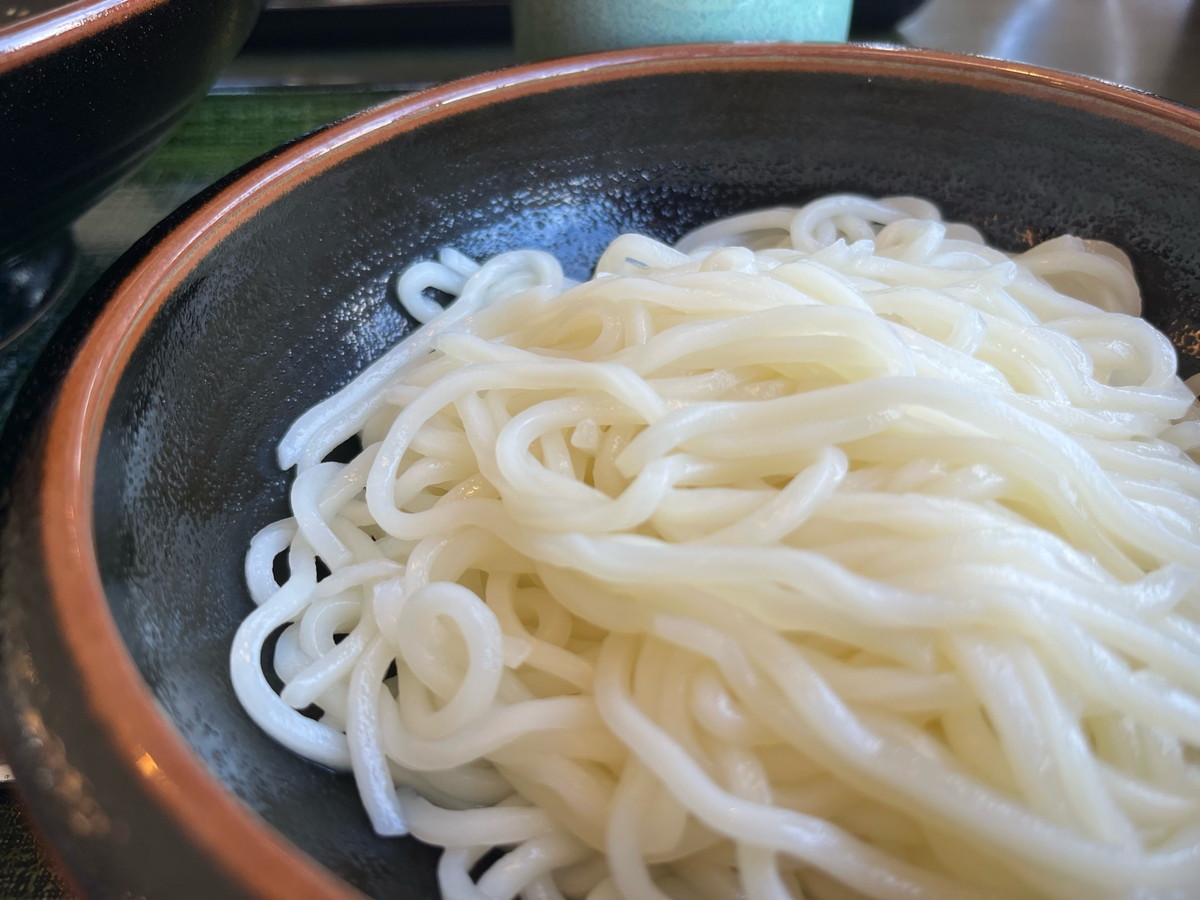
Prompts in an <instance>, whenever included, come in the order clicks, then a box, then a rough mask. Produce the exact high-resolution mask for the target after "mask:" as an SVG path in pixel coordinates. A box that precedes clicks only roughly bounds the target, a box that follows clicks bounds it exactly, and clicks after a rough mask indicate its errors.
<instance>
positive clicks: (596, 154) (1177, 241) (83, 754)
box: [0, 45, 1200, 898]
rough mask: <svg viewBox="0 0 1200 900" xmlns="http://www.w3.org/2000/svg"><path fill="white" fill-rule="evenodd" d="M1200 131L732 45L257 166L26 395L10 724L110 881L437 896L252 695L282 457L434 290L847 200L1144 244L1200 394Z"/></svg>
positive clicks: (887, 58)
mask: <svg viewBox="0 0 1200 900" xmlns="http://www.w3.org/2000/svg"><path fill="white" fill-rule="evenodd" d="M1198 185H1200V114H1197V113H1196V112H1195V111H1193V110H1189V109H1185V108H1183V107H1179V106H1175V105H1173V104H1170V103H1167V102H1164V101H1162V100H1159V99H1156V98H1154V97H1149V96H1146V95H1142V94H1137V93H1134V92H1131V91H1127V90H1123V89H1120V88H1117V87H1114V86H1112V85H1108V84H1104V83H1100V82H1095V81H1090V80H1086V79H1083V78H1078V77H1074V76H1067V75H1062V74H1058V73H1053V72H1047V71H1041V70H1033V69H1028V68H1025V67H1021V66H1016V65H1013V64H1008V63H1001V62H996V61H990V60H981V59H970V58H963V57H953V56H947V55H942V54H933V53H924V52H920V51H908V50H885V49H876V48H861V47H824V46H812V47H804V46H765V47H755V46H745V45H740V46H706V47H690V48H658V49H655V50H645V51H630V52H623V53H617V54H609V55H602V56H596V57H590V58H584V59H577V60H564V61H557V62H554V63H548V64H544V65H540V66H536V67H530V68H526V69H515V70H511V71H506V72H501V73H498V74H494V75H487V76H482V77H479V78H475V79H472V80H469V81H464V82H459V83H455V84H452V85H448V86H446V87H443V88H439V89H437V90H434V91H431V92H427V93H425V94H421V95H417V96H414V97H411V98H407V99H403V100H399V101H396V102H393V103H389V104H387V105H385V106H382V107H379V108H376V109H373V110H369V111H367V112H365V113H363V114H361V115H359V116H357V117H355V118H352V119H350V120H347V121H344V122H342V123H339V124H337V125H334V126H332V127H330V128H328V129H326V130H324V131H322V132H319V133H317V134H315V135H313V136H311V137H309V138H306V139H304V140H302V141H300V142H298V143H296V144H293V145H291V146H289V147H286V148H283V149H281V150H279V151H277V152H276V153H274V154H271V155H270V156H268V157H267V158H265V159H263V160H261V161H259V162H258V163H256V164H254V165H252V166H251V167H249V168H247V169H245V170H244V171H243V172H242V173H240V174H239V175H237V176H235V177H233V178H232V179H230V180H228V181H227V182H226V183H224V184H223V185H221V186H219V187H218V188H217V189H214V190H213V191H210V192H209V193H208V194H207V195H206V196H204V197H202V198H200V199H199V200H197V201H196V202H194V203H192V204H190V205H189V206H188V207H187V208H186V209H185V210H183V211H181V212H180V213H179V214H177V215H175V216H174V217H173V218H172V219H171V220H170V221H169V222H167V223H165V224H164V225H162V226H161V227H160V228H159V229H157V230H156V232H154V233H153V234H152V235H151V236H150V237H149V238H148V239H147V240H145V241H143V242H142V243H141V244H140V245H139V246H138V247H137V248H135V250H134V251H132V252H131V253H130V254H129V255H128V256H127V257H126V258H125V259H124V260H123V261H122V262H121V263H120V264H119V265H118V267H117V268H116V269H115V270H114V271H113V272H112V273H111V274H110V276H109V277H108V279H107V280H106V282H105V283H104V284H103V285H102V286H101V287H100V288H99V289H98V290H97V291H96V292H95V293H93V294H92V295H91V296H90V298H89V299H88V300H87V301H86V302H85V304H84V306H83V308H81V309H80V310H79V312H78V313H77V314H76V315H75V316H74V318H73V319H72V320H71V322H70V323H69V325H68V327H67V329H66V331H65V333H64V334H63V335H62V340H61V342H60V344H59V345H58V346H59V348H60V349H59V351H58V353H57V354H56V355H54V356H51V357H48V358H47V359H46V360H44V361H43V372H42V373H41V375H42V377H41V378H38V379H35V380H34V383H45V381H46V379H47V378H50V377H54V376H57V375H61V373H63V372H65V373H66V374H65V380H64V381H63V382H62V387H61V390H60V392H59V393H58V395H57V401H56V404H55V405H54V406H53V407H52V408H51V409H50V411H49V412H46V411H45V410H46V409H47V407H46V406H45V403H44V398H43V397H39V396H37V395H36V394H35V393H33V392H32V390H31V391H30V392H28V393H27V395H26V396H25V397H23V398H22V401H21V405H20V408H19V412H18V416H17V418H16V419H15V420H14V422H13V424H12V426H11V428H10V430H9V433H8V438H7V444H6V448H7V452H9V453H10V454H15V455H16V456H17V457H19V459H20V465H19V468H18V471H17V475H16V480H15V487H14V490H13V493H12V497H11V503H10V506H9V509H8V517H7V524H6V526H5V529H4V532H3V568H2V570H0V577H2V579H3V585H2V587H3V609H2V611H3V616H2V620H0V632H2V633H3V639H4V642H5V643H4V646H3V656H2V663H3V670H2V672H3V682H2V684H0V691H2V693H3V695H4V696H5V697H7V698H8V702H9V706H8V707H7V708H6V710H5V712H4V715H3V729H4V734H5V737H6V740H7V743H8V747H9V751H10V753H11V754H12V757H13V764H14V767H15V768H16V769H17V772H18V779H19V781H20V783H21V785H22V786H23V788H24V789H25V790H26V791H27V793H28V798H29V800H30V801H31V803H32V805H33V806H34V809H35V811H36V812H37V814H38V816H39V818H40V821H41V822H42V823H43V824H44V826H45V828H46V830H47V832H48V834H49V835H50V837H51V838H52V840H54V841H55V842H56V844H57V845H58V847H59V848H60V850H61V851H62V853H63V855H64V858H65V859H66V860H67V862H68V864H69V865H70V867H71V869H72V871H73V873H74V874H75V876H76V877H77V879H78V880H79V881H80V883H81V884H82V885H84V886H85V887H88V888H91V889H93V890H105V891H109V890H111V889H112V886H114V885H116V886H118V887H119V888H120V889H128V890H131V891H133V892H134V893H144V894H146V895H147V896H160V897H165V896H170V897H179V896H196V897H212V896H293V897H295V896H304V897H317V896H321V897H340V896H346V895H348V894H350V893H351V892H352V891H353V890H354V889H355V888H357V889H359V890H361V891H363V892H367V893H370V894H374V895H378V896H391V897H399V898H431V897H434V896H436V893H435V880H434V874H433V864H434V858H435V854H434V852H433V851H431V850H430V849H429V848H426V847H422V846H421V845H419V844H417V843H415V842H413V841H408V840H383V839H380V838H378V837H376V836H374V835H373V834H372V832H371V830H370V828H369V826H368V824H367V820H366V817H365V816H364V815H363V814H362V813H361V812H360V810H359V807H358V800H357V797H356V796H355V792H354V790H353V786H352V784H351V783H350V781H349V779H348V778H346V777H343V776H337V775H333V774H331V773H329V772H326V771H324V770H322V769H321V768H319V767H317V766H314V765H311V764H309V763H307V762H305V761H303V760H301V759H299V758H297V757H295V756H293V755H291V754H290V753H289V752H287V751H285V750H283V749H281V748H280V747H278V746H276V745H275V744H274V743H272V741H270V740H269V739H268V738H266V737H265V736H264V735H263V734H261V733H260V732H259V731H258V729H257V728H256V727H255V726H254V725H253V724H252V723H251V722H250V720H249V719H248V718H247V717H246V715H245V714H244V713H243V712H242V711H241V709H240V708H239V707H238V705H237V703H236V701H235V700H234V697H233V692H232V690H231V688H230V685H229V680H228V675H227V668H228V667H227V653H228V648H229V643H230V639H231V637H232V635H233V632H234V629H235V628H236V626H237V623H238V622H239V621H240V620H241V619H242V618H243V617H244V616H245V615H246V613H247V612H248V611H249V609H250V606H251V604H250V600H249V597H248V595H247V593H246V590H245V588H244V587H243V584H242V574H241V573H242V558H243V553H244V550H245V548H246V545H247V542H248V540H249V538H250V536H251V534H253V533H254V531H256V530H257V529H258V528H259V527H260V526H261V525H262V524H263V523H265V522H268V521H271V520H272V519H275V518H278V517H280V516H281V515H283V514H284V510H285V491H286V486H287V477H286V476H285V475H284V474H283V473H280V472H279V471H278V470H277V469H276V467H275V465H274V461H273V460H274V455H273V450H274V447H275V445H276V443H277V441H278V439H279V437H280V435H281V434H282V433H283V432H284V430H285V428H286V427H287V425H288V423H289V422H290V421H291V420H292V419H294V418H295V416H296V415H298V414H299V413H300V412H301V411H302V410H304V409H305V408H306V407H308V406H310V405H311V404H312V403H314V402H315V401H317V400H318V399H320V398H322V397H324V396H326V395H327V394H328V393H330V392H331V391H332V390H333V389H334V388H336V387H337V386H339V385H341V384H343V383H345V382H346V380H347V379H349V378H350V377H351V376H352V375H353V374H354V373H355V372H356V371H358V370H359V369H361V368H362V367H363V366H364V365H365V364H366V363H367V362H368V361H370V360H371V359H373V358H374V357H376V356H377V355H379V354H380V353H381V352H382V351H383V349H384V348H385V347H387V346H388V345H390V344H391V343H392V342H394V341H395V340H397V339H398V338H400V337H402V336H403V335H404V334H405V333H406V331H407V330H409V329H410V328H411V327H412V325H411V323H410V322H408V321H407V320H406V319H405V318H404V317H403V316H402V315H401V314H400V313H399V312H398V311H397V310H396V309H395V308H394V307H393V306H392V304H391V302H390V301H389V300H388V291H387V285H388V283H389V281H390V279H392V278H393V276H394V275H395V274H396V272H397V271H399V270H400V269H401V268H403V267H404V266H405V265H406V264H407V263H409V262H411V261H413V260H416V259H420V258H422V257H427V256H429V255H430V254H432V253H434V252H435V251H436V250H437V249H438V248H439V247H442V246H444V245H453V246H455V247H457V248H459V249H461V250H463V251H465V252H467V253H469V254H472V255H475V256H479V257H482V256H486V255H488V254H492V253H495V252H497V251H501V250H505V249H511V248H515V247H522V246H534V247H541V248H545V249H549V250H552V251H554V252H555V253H557V254H558V255H559V256H560V257H561V258H562V259H563V260H564V262H565V264H566V267H567V269H568V272H569V274H571V275H574V276H577V277H578V276H584V275H586V273H587V271H588V268H589V266H590V264H591V262H592V261H593V260H594V259H595V258H596V256H597V255H598V253H599V251H600V250H601V248H602V247H603V246H604V244H605V243H606V242H607V241H609V240H610V239H611V238H612V237H614V236H615V235H616V234H617V233H618V232H620V231H623V230H628V229H637V230H640V231H644V232H648V233H650V234H653V235H657V236H660V237H663V238H667V239H671V238H674V237H676V236H678V235H679V234H680V233H682V232H683V231H684V230H685V229H687V228H689V227H691V226H694V225H696V224H698V223H701V222H703V221H705V220H707V219H710V218H712V217H714V216H718V215H722V214H726V213H732V212H735V211H738V210H745V209H750V208H753V207H759V206H763V205H766V204H776V203H799V202H802V201H804V200H806V199H808V198H811V197H813V196H815V195H818V194H823V193H827V192H831V191H856V192H863V193H867V194H896V193H911V194H920V195H924V196H926V197H929V198H931V199H933V200H934V201H936V202H937V203H939V204H940V205H941V206H942V208H943V210H944V212H945V213H946V215H947V216H948V217H949V218H952V219H959V220H965V221H968V222H972V223H974V224H975V225H977V226H978V227H979V228H980V229H981V230H982V231H983V232H984V233H985V234H986V235H987V236H988V237H989V238H990V239H991V240H993V241H995V242H997V243H999V244H1000V245H1002V246H1005V247H1008V248H1010V249H1017V248H1020V247H1023V246H1027V245H1029V244H1031V243H1033V242H1035V241H1039V240H1042V239H1044V238H1047V237H1050V236H1052V235H1055V234H1059V233H1062V232H1074V233H1077V234H1081V235H1084V236H1088V237H1094V238H1102V239H1105V240H1109V241H1112V242H1114V243H1116V244H1118V245H1120V246H1121V247H1123V248H1125V249H1126V250H1127V251H1128V252H1129V254H1130V256H1131V258H1132V260H1133V263H1134V265H1135V267H1136V269H1137V272H1138V275H1139V278H1140V280H1141V282H1142V284H1143V286H1144V289H1145V294H1146V314H1147V315H1148V317H1149V318H1150V319H1151V320H1153V321H1154V322H1155V323H1156V324H1157V325H1159V326H1160V327H1162V328H1163V329H1164V330H1165V331H1166V332H1167V333H1168V334H1170V335H1171V337H1172V338H1173V339H1174V340H1175V342H1176V345H1177V346H1178V347H1179V350H1180V354H1181V359H1182V363H1183V371H1184V373H1185V374H1191V373H1193V372H1196V371H1197V370H1200V338H1198V335H1200V187H1198Z"/></svg>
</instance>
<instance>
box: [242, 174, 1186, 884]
mask: <svg viewBox="0 0 1200 900" xmlns="http://www.w3.org/2000/svg"><path fill="white" fill-rule="evenodd" d="M431 287H432V288H436V289H438V290H440V291H443V292H446V293H449V294H453V295H457V299H456V300H455V302H453V303H452V304H451V305H449V306H448V307H447V308H446V309H445V310H442V309H441V308H440V307H439V306H438V305H437V304H436V303H434V302H433V301H432V300H430V299H429V298H428V297H427V296H426V295H425V289H426V288H431ZM396 289H397V293H398V297H399V299H400V301H401V303H402V304H403V305H404V306H405V307H406V308H407V309H408V310H409V312H410V313H411V314H412V315H413V316H414V317H415V318H416V319H418V320H420V321H422V322H426V324H425V325H424V326H423V327H422V328H421V329H420V330H418V331H417V332H416V333H414V334H413V335H412V336H411V337H409V338H408V339H406V340H405V341H403V342H401V343H400V344H398V345H397V347H396V348H395V349H393V350H392V351H390V352H389V353H388V354H386V355H385V356H384V357H383V358H381V359H380V360H378V361H377V362H375V363H374V364H373V365H371V366H370V367H369V368H368V369H367V370H366V371H365V372H364V373H363V374H362V375H361V376H360V377H359V378H358V379H356V380H355V381H354V382H352V383H351V384H349V385H347V386H346V387H345V388H343V389H342V390H341V391H340V392H338V393H337V394H335V395H334V396H332V397H331V398H329V399H328V400H326V401H324V402H323V403H321V404H318V405H317V406H316V407H314V408H313V409H312V410H310V411H309V412H307V413H305V415H303V416H302V417H301V418H300V419H299V420H298V421H297V422H296V424H295V425H294V426H293V428H292V429H291V430H290V431H289V432H288V434H287V435H286V436H285V437H284V438H283V440H282V441H281V443H280V448H279V459H280V462H281V464H282V465H283V466H284V467H291V466H296V477H295V480H294V483H293V487H292V492H291V502H292V509H293V517H292V518H289V519H286V520H284V521H282V522H277V523H274V524H272V525H268V526H267V527H266V528H264V529H263V531H262V532H261V533H260V534H259V535H257V536H256V537H255V538H254V540H253V541H252V543H251V547H250V550H249V553H248V554H247V558H246V579H247V584H248V586H249V590H250V595H251V597H252V599H253V600H254V602H255V603H256V604H257V608H256V609H255V610H254V611H253V612H252V613H251V614H250V615H249V616H248V617H247V619H246V621H245V622H244V623H243V625H242V627H241V628H240V630H239V631H238V635H237V638H236V640H235V643H234V647H233V654H232V662H231V669H232V676H233V683H234V687H235V690H236V692H237V695H238V697H239V699H240V700H241V702H242V703H243V704H244V705H245V707H246V709H247V711H248V712H249V714H250V715H251V716H252V717H253V719H254V720H255V721H256V722H258V723H259V725H260V726H261V727H262V728H263V729H264V730H266V731H267V732H268V733H269V734H271V735H272V736H273V737H274V738H275V739H276V740H278V741H280V742H281V743H283V744H285V745H286V746H288V747H290V748H291V749H293V750H295V751H296V752H298V753H300V754H302V755H304V756H307V757H309V758H311V759H314V760H316V761H318V762H321V763H324V764H326V765H329V766H333V767H337V768H348V769H350V770H351V771H353V773H354V776H355V779H356V783H357V785H358V788H359V792H360V794H361V796H362V799H363V804H364V806H365V808H366V811H367V814H368V816H369V817H370V820H371V822H372V824H373V826H374V827H375V829H376V830H377V831H379V832H380V833H381V834H391V835H398V834H403V833H406V832H411V833H412V834H414V835H415V836H416V837H418V838H420V839H422V840H425V841H428V842H431V843H434V844H438V845H441V846H443V847H445V848H446V849H445V852H444V854H443V857H442V860H441V863H440V864H439V867H438V878H439V882H440V885H441V890H442V894H443V896H444V897H445V898H447V900H479V898H486V900H499V898H514V897H518V896H520V897H524V898H526V900H560V898H570V900H584V898H589V900H613V898H622V897H623V898H626V900H652V898H671V900H683V898H693V897H697V898H709V897H711V898H734V897H737V898H749V900H788V898H799V897H814V898H840V897H876V898H917V897H933V898H960V897H961V898H985V897H987V898H991V897H996V898H1001V897H1009V898H1024V897H1043V898H1064V900H1066V898H1076V897H1089V898H1130V900H1133V898H1137V900H1151V898H1164V900H1165V898H1185V897H1196V896H1200V889H1198V888H1197V887H1196V886H1197V885H1200V764H1198V762H1197V753H1196V748H1197V745H1200V466H1198V465H1197V464H1196V462H1195V461H1193V459H1192V458H1191V457H1190V455H1189V453H1190V452H1191V451H1193V450H1194V449H1195V448H1197V447H1200V425H1197V423H1196V422H1194V421H1191V420H1192V419H1193V418H1195V415H1194V413H1193V412H1192V404H1193V400H1194V397H1193V395H1192V393H1191V391H1189V390H1188V388H1187V387H1185V386H1184V384H1183V383H1182V382H1181V381H1180V380H1179V378H1178V377H1177V376H1176V361H1175V356H1174V350H1173V349H1172V347H1171V345H1170V343H1169V342H1168V341H1167V339H1166V338H1165V337H1164V336H1163V335H1161V334H1160V333H1159V332H1157V331H1155V330H1154V329H1153V328H1152V327H1151V326H1149V325H1148V324H1146V323H1145V322H1144V321H1143V320H1141V319H1140V318H1138V315H1139V313H1140V297H1139V295H1138V289H1137V285H1136V284H1135V282H1134V279H1133V274H1132V270H1131V268H1130V265H1129V262H1128V260H1127V259H1126V258H1125V256H1124V254H1122V253H1121V252H1120V251H1118V250H1116V249H1115V248H1114V247H1112V246H1110V245H1107V244H1102V243H1097V242H1092V241H1081V240H1078V239H1076V238H1073V237H1059V238H1055V239H1053V240H1050V241H1047V242H1045V243H1044V244H1041V245H1039V246H1036V247H1034V248H1032V249H1031V250H1028V251H1026V252H1024V253H1021V254H1017V255H1007V254H1004V253H1002V252H1000V251H999V250H997V249H995V248H992V247H989V246H987V245H985V244H984V243H983V240H982V238H981V237H980V235H979V234H978V233H977V232H975V231H974V230H973V229H971V228H969V227H967V226H963V225H958V224H953V223H944V222H942V221H941V219H940V216H939V215H938V212H937V210H936V209H935V208H934V207H933V206H932V205H930V204H929V203H927V202H925V201H922V200H918V199H915V198H890V199H885V200H873V199H868V198H864V197H855V196H841V195H839V196H831V197H826V198H823V199H820V200H817V201H815V202H813V203H810V204H808V205H807V206H804V207H802V208H799V209H783V208H780V209H771V210H765V211H760V212H755V213H749V214H746V215H742V216H735V217H732V218H729V219H724V220H720V221H717V222H713V223H711V224H709V225H706V226H704V227H703V228H700V229H698V230H697V231H695V232H693V233H691V234H690V235H688V236H686V237H684V238H683V239H681V240H680V241H679V242H678V243H677V244H676V245H675V246H674V247H669V246H666V245H664V244H661V243H659V242H657V241H654V240H652V239H651V238H648V237H645V236H642V235H623V236H621V237H620V238H618V239H617V240H615V241H614V242H613V243H612V244H611V245H610V246H609V248H608V249H607V250H606V251H605V253H604V254H603V256H602V257H601V259H600V260H599V262H598V264H597V267H596V274H595V276H594V277H593V279H591V280H590V281H587V282H584V283H582V284H579V285H572V284H570V283H568V282H566V281H565V280H564V278H563V275H562V270H561V268H560V267H559V265H558V263H557V262H556V261H555V260H554V259H553V258H552V257H550V256H549V255H547V254H545V253H540V252H535V251H517V252H513V253H507V254H502V255H501V256H498V257H496V258H494V259H492V260H489V261H487V262H486V263H484V264H483V265H482V266H479V265H477V264H475V263H474V262H473V261H472V260H470V259H468V258H466V257H465V256H463V255H462V254H460V253H456V252H454V251H452V250H448V251H444V252H443V253H442V254H441V256H440V257H439V260H438V261H437V262H424V263H419V264H418V265H416V266H414V267H412V268H410V269H409V270H407V271H406V272H405V273H404V274H403V275H402V276H401V277H400V279H399V280H398V282H397V288H396ZM356 434H357V435H358V436H359V437H360V439H361V441H362V444H363V449H362V451H361V453H359V455H358V456H357V458H356V459H354V460H353V461H352V462H350V463H348V464H343V463H337V462H329V461H325V459H326V457H327V455H328V454H329V453H330V451H332V450H333V449H334V448H335V447H337V446H338V445H339V444H341V443H343V442H344V441H345V440H346V439H347V438H349V437H351V436H353V435H356ZM285 551H286V553H287V557H288V563H289V574H288V576H287V577H286V578H283V579H280V580H277V579H276V577H275V575H274V574H273V570H272V567H273V561H274V559H275V557H276V556H277V555H278V554H280V553H283V552H285ZM318 562H320V563H323V564H324V566H326V567H327V568H328V569H329V571H330V574H329V575H327V576H326V577H324V578H320V577H318ZM276 632H280V634H279V638H278V641H277V645H276V649H275V652H274V659H273V666H274V670H275V674H277V675H278V676H279V677H280V678H281V679H282V680H283V681H284V683H285V687H284V689H283V690H282V692H281V693H280V694H276V692H275V691H273V690H272V689H271V687H270V685H269V683H268V681H267V678H266V676H265V674H264V673H263V671H262V668H261V666H260V659H261V655H262V650H263V647H264V644H265V643H266V641H267V640H268V639H269V638H270V636H271V635H272V634H273V633H276ZM312 704H315V705H316V707H318V708H319V717H318V719H316V720H314V719H312V718H308V717H305V716H304V715H301V713H300V712H299V711H298V710H301V709H306V708H308V707H310V705H312ZM494 848H502V849H503V850H504V852H503V853H502V854H501V855H500V856H499V858H498V860H497V861H495V862H493V863H491V864H490V865H488V866H487V867H486V870H485V871H484V872H483V873H482V874H479V873H475V872H474V869H475V867H476V864H477V863H478V862H479V860H480V859H482V858H483V857H484V855H485V854H486V853H488V852H489V851H491V850H493V849H494Z"/></svg>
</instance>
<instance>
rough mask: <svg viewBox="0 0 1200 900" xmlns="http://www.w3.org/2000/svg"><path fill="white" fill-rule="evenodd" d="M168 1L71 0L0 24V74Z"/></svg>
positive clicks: (85, 38) (55, 51)
mask: <svg viewBox="0 0 1200 900" xmlns="http://www.w3.org/2000/svg"><path fill="white" fill-rule="evenodd" d="M166 2H168V0H72V2H70V3H64V4H63V5H61V6H56V7H54V8H53V9H48V10H45V11H44V12H40V13H35V14H34V15H32V16H27V17H25V18H23V19H17V20H16V21H13V22H9V23H7V24H5V25H0V73H4V72H11V71H12V70H14V69H17V68H19V67H21V66H24V65H26V64H28V63H30V62H32V61H33V60H35V59H39V58H41V57H44V56H49V55H50V54H52V53H57V52H58V51H59V50H62V49H63V48H64V47H68V46H70V45H72V44H77V43H79V42H80V41H84V40H87V39H88V38H90V37H92V36H93V35H96V34H99V33H100V32H101V31H104V30H105V29H106V28H111V27H113V26H114V25H119V24H121V23H123V22H127V21H129V19H131V18H133V17H134V16H138V15H141V14H143V13H146V12H149V11H150V10H152V9H154V8H155V7H158V6H161V5H162V4H164V3H166Z"/></svg>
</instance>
